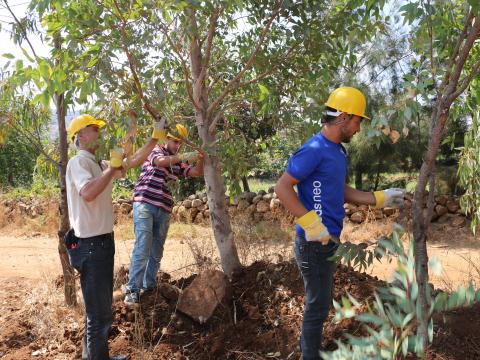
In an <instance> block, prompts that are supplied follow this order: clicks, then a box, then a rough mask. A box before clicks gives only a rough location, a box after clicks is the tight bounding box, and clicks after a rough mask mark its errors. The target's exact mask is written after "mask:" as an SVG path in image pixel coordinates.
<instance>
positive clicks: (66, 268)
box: [54, 36, 77, 306]
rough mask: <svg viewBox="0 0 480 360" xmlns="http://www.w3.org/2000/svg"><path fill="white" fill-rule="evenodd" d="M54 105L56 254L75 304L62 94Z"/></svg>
mask: <svg viewBox="0 0 480 360" xmlns="http://www.w3.org/2000/svg"><path fill="white" fill-rule="evenodd" d="M60 47H61V43H60V39H59V37H58V36H57V37H56V38H55V48H56V49H60ZM54 100H55V106H56V110H57V125H58V138H59V149H58V150H59V153H60V162H59V164H60V166H59V169H58V171H59V175H60V205H59V215H60V219H59V220H60V221H59V226H58V254H59V256H60V264H61V265H62V272H63V290H64V294H65V303H66V304H67V305H68V306H76V305H77V294H76V288H75V274H74V270H73V267H72V266H71V265H70V262H69V260H68V254H67V248H66V246H65V243H64V242H63V237H64V236H65V234H66V232H67V231H68V230H69V229H70V221H69V219H68V204H67V186H66V174H67V162H68V143H67V130H66V126H65V114H66V106H65V101H64V95H63V94H55V97H54Z"/></svg>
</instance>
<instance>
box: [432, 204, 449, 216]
mask: <svg viewBox="0 0 480 360" xmlns="http://www.w3.org/2000/svg"><path fill="white" fill-rule="evenodd" d="M435 212H436V213H437V215H438V217H440V216H442V215H445V214H446V213H447V212H448V209H447V208H446V207H445V206H443V205H436V206H435Z"/></svg>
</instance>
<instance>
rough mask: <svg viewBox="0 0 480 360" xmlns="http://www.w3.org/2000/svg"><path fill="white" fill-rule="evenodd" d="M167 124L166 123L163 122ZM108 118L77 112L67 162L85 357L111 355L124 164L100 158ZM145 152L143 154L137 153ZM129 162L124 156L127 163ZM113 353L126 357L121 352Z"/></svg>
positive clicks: (136, 159)
mask: <svg viewBox="0 0 480 360" xmlns="http://www.w3.org/2000/svg"><path fill="white" fill-rule="evenodd" d="M163 125H164V124H162V127H163ZM103 126H105V122H104V121H102V120H98V119H95V118H93V117H92V116H90V115H86V114H84V115H80V116H77V117H76V118H75V119H73V120H72V122H71V123H70V125H69V128H68V131H69V136H70V141H72V142H74V143H75V145H76V147H77V148H78V150H79V151H78V153H77V155H75V156H74V157H72V158H71V159H70V161H69V162H68V164H67V174H66V183H67V198H68V211H69V218H70V224H71V227H72V230H70V231H69V232H68V233H67V235H66V239H65V243H66V245H67V249H68V254H69V258H70V263H71V265H72V266H73V267H74V268H75V269H77V270H78V271H79V272H80V284H81V288H82V294H83V298H84V302H85V314H86V331H85V336H84V338H83V344H82V345H83V349H82V359H88V360H108V359H110V357H109V354H108V333H109V330H110V327H111V325H112V319H113V316H112V293H113V259H114V254H115V244H114V237H113V207H112V186H113V180H114V179H117V178H120V177H121V176H122V171H124V169H122V167H121V166H120V167H119V168H112V167H111V166H110V165H109V164H108V163H107V162H106V161H102V162H97V160H96V158H95V153H96V151H97V149H98V147H99V144H98V140H99V137H100V129H101V128H102V127H103ZM159 138H162V139H163V138H165V134H164V133H163V129H158V128H156V130H155V131H154V134H153V136H152V139H151V140H150V141H149V142H147V144H146V145H145V146H144V147H143V148H142V149H141V150H139V152H137V153H136V154H135V155H134V156H133V160H132V159H130V160H132V161H130V162H129V164H130V165H131V164H135V165H136V164H137V163H142V162H143V161H144V160H145V158H146V156H144V155H145V154H146V155H147V156H148V154H149V153H150V152H151V150H152V149H153V147H154V146H155V145H156V144H157V141H158V139H159ZM139 153H140V155H138V154H139ZM125 163H126V162H125V161H124V163H123V164H125ZM112 359H126V357H125V356H121V355H120V356H116V357H113V358H112Z"/></svg>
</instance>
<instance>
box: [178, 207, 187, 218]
mask: <svg viewBox="0 0 480 360" xmlns="http://www.w3.org/2000/svg"><path fill="white" fill-rule="evenodd" d="M177 214H178V218H179V219H180V220H184V219H186V218H187V209H186V208H185V206H183V205H182V206H179V207H178V211H177Z"/></svg>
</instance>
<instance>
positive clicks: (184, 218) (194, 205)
mask: <svg viewBox="0 0 480 360" xmlns="http://www.w3.org/2000/svg"><path fill="white" fill-rule="evenodd" d="M225 203H226V205H227V207H228V212H229V214H230V216H231V217H232V218H233V217H241V218H242V219H246V220H250V221H252V222H253V223H258V222H260V221H280V222H281V223H293V222H294V218H293V216H292V215H291V214H290V213H289V212H288V211H286V210H285V208H284V207H283V206H282V204H281V203H280V200H279V199H278V198H277V195H276V194H275V193H274V191H273V188H270V189H269V191H268V192H266V191H263V190H261V191H259V192H258V193H253V192H244V193H242V194H241V195H239V196H238V197H236V198H235V199H233V200H231V199H230V198H229V197H225ZM57 204H58V203H57V201H56V200H50V201H48V202H47V201H43V202H42V201H39V200H38V199H31V200H22V201H14V200H3V201H0V205H2V207H1V208H2V212H3V214H0V215H1V216H5V217H6V218H12V217H16V216H27V217H29V218H35V217H37V216H39V215H42V214H44V213H45V211H46V210H47V208H50V209H52V208H56V209H58V205H57ZM425 204H426V199H424V207H425ZM411 207H412V194H407V195H406V197H405V206H404V210H403V212H404V214H405V215H406V216H407V218H410V219H411V216H412V214H411ZM113 208H114V212H115V214H117V215H120V214H121V215H124V216H131V215H132V202H131V200H129V199H119V200H118V201H116V202H115V203H114V205H113ZM426 211H427V209H426V208H424V212H426ZM345 213H346V217H347V218H348V220H350V221H352V222H354V223H358V224H360V223H363V222H365V221H374V220H379V219H383V218H387V217H391V216H397V215H398V214H399V210H398V209H393V208H385V209H372V208H370V207H368V206H366V205H360V206H356V205H353V204H345ZM172 218H173V220H174V221H179V222H186V223H195V224H205V225H207V224H209V223H210V209H209V207H208V202H207V196H206V194H205V193H203V194H196V195H190V196H189V197H188V198H187V199H185V200H181V201H177V202H176V203H175V205H174V207H173V211H172ZM431 220H432V221H439V222H451V223H452V225H453V226H457V227H458V226H465V225H466V218H465V216H464V214H463V213H462V211H461V210H460V206H459V203H458V198H456V197H452V196H448V195H440V196H436V197H435V207H434V213H433V215H432V219H431Z"/></svg>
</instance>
